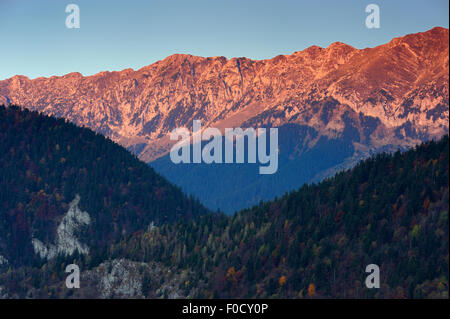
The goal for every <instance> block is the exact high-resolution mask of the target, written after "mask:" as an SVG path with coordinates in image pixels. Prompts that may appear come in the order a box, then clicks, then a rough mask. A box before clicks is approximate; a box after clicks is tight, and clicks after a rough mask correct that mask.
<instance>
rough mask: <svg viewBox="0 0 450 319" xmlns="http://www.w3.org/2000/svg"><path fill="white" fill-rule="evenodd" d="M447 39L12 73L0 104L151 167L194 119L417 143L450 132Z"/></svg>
mask: <svg viewBox="0 0 450 319" xmlns="http://www.w3.org/2000/svg"><path fill="white" fill-rule="evenodd" d="M448 36H449V33H448V29H443V28H434V29H432V30H429V31H427V32H424V33H418V34H411V35H407V36H405V37H401V38H396V39H393V40H392V41H391V42H389V43H387V44H385V45H381V46H378V47H375V48H367V49H363V50H357V49H355V48H353V47H351V46H348V45H346V44H343V43H333V44H331V45H330V46H329V47H327V48H320V47H317V46H312V47H310V48H308V49H306V50H304V51H300V52H295V53H293V54H291V55H280V56H277V57H274V58H272V59H270V60H260V61H254V60H250V59H247V58H232V59H226V58H225V57H209V58H204V57H197V56H191V55H180V54H176V55H172V56H169V57H167V58H166V59H164V60H162V61H158V62H156V63H154V64H151V65H149V66H146V67H143V68H142V69H139V70H137V71H134V70H132V69H126V70H123V71H120V72H102V73H99V74H96V75H93V76H88V77H83V76H82V75H81V74H79V73H70V74H67V75H65V76H61V77H56V76H54V77H50V78H37V79H34V80H30V79H28V78H27V77H24V76H14V77H13V78H10V79H7V80H4V81H0V103H6V104H9V103H14V104H18V105H23V106H25V107H27V108H30V109H33V110H39V111H42V112H44V113H47V114H53V115H56V116H59V117H64V118H67V119H68V120H70V121H72V122H74V123H76V124H78V125H82V126H87V127H89V128H92V129H94V130H95V131H97V132H100V133H102V134H104V135H106V136H108V137H110V138H111V139H113V140H115V141H117V142H119V143H121V144H122V145H124V146H125V147H128V148H130V149H131V150H132V151H134V152H135V153H136V154H138V155H139V157H140V158H141V159H143V160H145V161H150V160H153V159H155V158H158V157H160V156H162V155H164V154H165V153H166V152H167V151H168V149H169V147H170V141H169V139H168V137H167V134H168V133H169V132H170V131H171V130H172V129H173V128H175V127H180V126H186V127H190V126H191V125H192V120H193V119H200V120H202V123H203V126H204V127H205V126H216V127H219V128H223V127H231V126H242V125H244V124H246V125H255V126H256V125H271V126H281V125H284V124H288V123H290V124H291V123H292V124H299V125H306V126H308V127H311V128H314V130H315V131H317V132H318V135H319V136H327V137H329V138H339V136H340V135H341V134H342V132H343V131H344V130H345V127H346V126H347V125H348V121H350V120H349V118H350V119H353V120H351V121H355V120H357V119H358V118H359V117H360V115H362V116H364V117H366V118H374V119H376V121H377V124H376V127H375V128H373V129H372V130H371V131H370V135H371V136H370V137H371V138H370V141H369V140H367V139H365V138H364V137H363V135H364V125H365V124H364V123H363V122H364V121H363V122H361V123H359V124H358V125H357V126H361V127H360V128H359V134H360V136H361V138H360V139H359V140H358V141H356V142H358V143H362V144H364V145H366V146H367V145H369V146H370V147H377V146H379V145H384V144H389V143H390V144H405V143H406V144H412V143H415V142H417V141H419V140H423V139H427V138H431V137H437V136H440V135H442V134H443V133H445V132H448V119H449V102H448V101H449V95H448V81H449V77H448V72H449V40H448ZM330 101H332V103H331V104H330V103H329V102H330ZM326 105H327V106H326ZM325 106H326V107H325ZM344 113H345V114H347V115H348V116H346V117H345V118H344V117H343V114H344ZM312 142H313V141H312Z"/></svg>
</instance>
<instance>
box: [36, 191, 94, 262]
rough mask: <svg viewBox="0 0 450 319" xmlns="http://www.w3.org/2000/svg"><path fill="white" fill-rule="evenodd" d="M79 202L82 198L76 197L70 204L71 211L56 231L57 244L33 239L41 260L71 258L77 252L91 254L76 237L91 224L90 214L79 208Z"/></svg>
mask: <svg viewBox="0 0 450 319" xmlns="http://www.w3.org/2000/svg"><path fill="white" fill-rule="evenodd" d="M79 202H80V196H79V195H76V197H75V199H74V200H73V201H72V202H71V203H70V204H69V210H68V211H67V213H66V214H65V215H64V217H63V218H62V220H61V223H60V224H59V225H58V228H57V229H56V242H55V244H49V245H46V244H44V243H42V242H41V241H40V240H39V239H36V238H33V239H32V244H33V248H34V251H35V253H36V254H39V256H40V257H41V258H46V259H52V258H54V257H56V256H57V255H58V254H61V255H66V256H71V255H73V253H74V252H75V251H78V253H80V254H88V253H89V248H88V247H87V245H85V244H82V243H81V242H80V241H79V240H78V238H77V236H76V234H77V232H78V231H79V230H80V229H81V228H82V227H85V226H88V225H89V224H90V222H91V218H90V216H89V214H88V213H87V212H83V211H81V210H80V209H79V208H78V203H79Z"/></svg>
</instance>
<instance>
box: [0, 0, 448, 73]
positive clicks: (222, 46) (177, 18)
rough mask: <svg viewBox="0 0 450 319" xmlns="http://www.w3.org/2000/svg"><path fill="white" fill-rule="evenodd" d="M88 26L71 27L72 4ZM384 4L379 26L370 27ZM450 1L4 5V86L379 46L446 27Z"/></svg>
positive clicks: (56, 1)
mask: <svg viewBox="0 0 450 319" xmlns="http://www.w3.org/2000/svg"><path fill="white" fill-rule="evenodd" d="M70 3H75V4H77V5H79V7H80V11H81V12H80V13H81V28H80V29H67V28H66V26H65V20H66V16H67V13H65V7H66V5H67V4H70ZM370 3H376V4H378V5H379V6H380V10H381V28H380V29H367V28H366V27H365V19H366V16H367V13H365V7H366V5H367V4H370ZM448 10H449V4H448V0H420V1H415V0H370V1H364V0H311V1H301V0H272V1H267V0H191V1H188V0H178V1H175V0H158V1H156V0H139V1H138V0H127V1H114V0H71V1H65V0H39V1H36V0H29V1H25V0H0V79H5V78H9V77H11V76H13V75H15V74H23V75H26V76H28V77H30V78H35V77H39V76H51V75H62V74H66V73H69V72H74V71H77V72H81V73H82V74H83V75H91V74H94V73H97V72H99V71H104V70H110V71H112V70H122V69H125V68H129V67H131V68H133V69H138V68H141V67H143V66H145V65H148V64H151V63H153V62H155V61H157V60H160V59H163V58H165V57H166V56H168V55H171V54H173V53H189V54H193V55H201V56H218V55H223V56H226V57H228V58H230V57H241V56H246V57H249V58H253V59H265V58H271V57H273V56H276V55H278V54H290V53H292V52H295V51H299V50H303V49H305V48H307V47H309V46H311V45H313V44H315V45H319V46H322V47H326V46H328V45H329V44H330V43H332V42H335V41H341V42H345V43H347V44H350V45H353V46H354V47H356V48H365V47H373V46H376V45H379V44H382V43H386V42H388V41H390V40H391V39H392V38H393V37H397V36H402V35H405V34H408V33H415V32H422V31H426V30H428V29H431V28H432V27H435V26H442V27H445V28H448V24H449V16H448Z"/></svg>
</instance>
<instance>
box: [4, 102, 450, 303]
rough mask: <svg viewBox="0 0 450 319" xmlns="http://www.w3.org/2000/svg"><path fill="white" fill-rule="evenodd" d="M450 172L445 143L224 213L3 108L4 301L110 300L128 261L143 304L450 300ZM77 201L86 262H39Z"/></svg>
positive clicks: (121, 159)
mask: <svg viewBox="0 0 450 319" xmlns="http://www.w3.org/2000/svg"><path fill="white" fill-rule="evenodd" d="M448 168H449V137H448V135H447V136H444V137H443V138H442V139H441V140H439V141H430V142H427V143H424V144H422V145H419V146H417V147H415V148H414V149H411V150H409V151H407V152H396V153H393V154H386V153H383V154H379V155H376V156H374V157H372V158H369V159H367V160H364V161H362V162H360V163H359V164H358V165H357V166H356V167H354V168H353V169H351V170H348V171H345V172H341V173H338V174H337V175H335V176H334V177H332V178H328V179H326V180H324V181H322V182H320V183H318V184H310V185H304V186H303V187H301V188H300V189H298V190H296V191H293V192H290V193H288V194H285V195H284V196H282V197H281V198H276V199H275V200H273V201H269V202H262V203H260V204H259V205H257V206H255V207H253V208H250V209H245V210H243V211H241V212H239V213H236V214H234V215H233V216H226V215H224V214H221V213H220V212H218V213H212V212H209V211H208V210H206V209H205V208H203V206H202V205H201V204H200V203H199V202H198V201H197V200H195V199H194V198H187V197H185V196H184V195H183V194H182V193H181V191H180V190H179V189H178V188H176V187H174V186H172V185H170V184H169V183H168V182H167V181H165V180H164V179H163V178H162V177H160V176H159V175H157V174H156V173H155V172H154V171H153V170H152V169H151V168H150V167H149V166H148V165H146V164H145V163H143V162H140V161H139V160H138V159H137V158H136V157H134V156H133V155H131V154H130V153H129V152H128V151H126V150H125V149H124V148H122V147H120V146H119V145H117V144H115V143H113V142H112V141H110V140H108V139H106V138H104V137H103V136H101V135H98V134H96V133H94V132H92V131H90V130H88V129H85V128H78V127H76V126H74V125H73V124H69V123H67V122H66V121H65V120H62V119H55V118H51V117H47V116H43V115H40V114H38V113H36V112H30V111H27V110H22V109H20V108H19V107H8V108H5V107H0V203H1V204H0V205H1V209H0V256H2V257H3V259H4V260H7V262H3V263H0V297H2V296H3V297H12V298H14V297H20V298H23V297H35V298H36V297H37V298H82V297H105V295H104V291H101V290H100V289H99V287H102V280H101V279H99V278H100V277H99V276H100V275H99V274H105V273H106V274H113V273H114V271H115V270H117V269H119V268H117V267H118V265H122V266H121V267H122V268H120V269H122V270H121V271H122V273H121V274H122V276H125V277H126V278H132V279H133V280H135V281H136V291H138V292H137V293H136V294H135V297H147V298H156V297H161V298H164V297H166V298H168V297H192V298H448V271H449V268H448V267H449V259H448V247H449V242H448V235H449V234H448V233H449V231H448V230H449V224H448V206H449V194H448V183H449V175H448V173H449V172H448ZM236 187H239V185H236ZM77 194H78V195H79V197H80V198H81V200H80V203H79V206H80V209H81V210H83V211H86V212H88V213H89V215H90V216H91V219H92V223H91V224H90V225H89V226H85V227H84V228H82V229H80V230H78V233H77V236H78V238H80V240H82V241H83V242H84V243H85V244H86V245H88V246H89V253H88V254H86V253H81V252H76V253H74V254H72V255H70V256H69V255H64V254H58V256H56V257H55V258H42V257H41V256H39V254H36V252H35V250H34V249H33V245H32V241H33V239H39V240H40V241H41V242H43V243H45V244H48V245H50V243H52V242H55V240H56V237H57V235H58V233H57V229H58V224H60V222H61V220H62V219H63V217H62V216H63V215H64V214H65V213H66V211H67V210H68V207H69V203H70V202H71V201H72V200H73V199H74V197H75V196H76V195H77ZM69 263H76V264H77V265H79V266H80V268H81V269H82V272H83V273H82V279H81V280H82V281H81V282H82V287H81V288H80V289H77V290H76V291H73V290H69V289H67V288H65V286H64V280H65V277H66V273H65V272H64V268H65V266H66V265H67V264H69ZM369 264H376V265H378V266H379V268H380V277H381V280H380V282H381V287H380V289H368V288H366V286H365V284H364V281H365V278H366V276H367V274H366V273H365V268H366V266H367V265H369ZM124 269H125V270H126V272H125V271H124ZM119 293H120V290H115V291H114V292H111V293H110V294H108V295H107V296H106V297H117V296H119V297H120V294H119Z"/></svg>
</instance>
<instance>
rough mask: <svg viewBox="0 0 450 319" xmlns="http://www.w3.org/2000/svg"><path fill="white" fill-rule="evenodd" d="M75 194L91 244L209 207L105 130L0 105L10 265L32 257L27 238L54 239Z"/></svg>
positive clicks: (0, 191)
mask: <svg viewBox="0 0 450 319" xmlns="http://www.w3.org/2000/svg"><path fill="white" fill-rule="evenodd" d="M77 194H78V195H79V198H80V200H79V203H78V205H79V208H80V210H82V211H86V212H87V213H88V215H89V220H90V223H89V226H88V227H81V228H80V229H79V231H80V232H82V234H80V236H81V235H82V236H81V237H82V241H83V242H84V243H85V244H86V245H87V246H89V247H91V250H93V251H94V252H95V251H96V250H100V248H101V247H104V246H106V245H109V244H111V242H113V241H114V240H117V239H118V238H120V237H121V236H122V235H126V234H130V233H132V232H135V231H137V230H142V229H146V227H148V226H149V225H150V224H151V223H152V222H154V223H155V224H159V223H163V222H174V221H179V220H181V219H185V218H186V219H189V218H192V217H194V216H196V215H199V214H204V213H206V210H205V209H204V208H203V207H202V206H201V205H200V204H199V203H198V202H197V201H195V200H192V199H188V198H186V197H185V196H184V195H183V194H182V193H181V191H180V190H179V189H178V188H176V187H174V186H172V185H171V184H169V183H168V182H167V181H166V180H165V179H164V178H162V177H160V176H159V175H158V174H156V173H155V172H154V171H153V170H152V169H151V168H150V167H148V165H146V164H144V163H143V162H141V161H139V160H138V159H137V158H136V157H135V156H133V155H131V154H130V153H129V152H128V151H126V150H125V149H124V148H123V147H121V146H119V145H117V144H116V143H114V142H112V141H111V140H109V139H106V138H105V137H103V136H102V135H100V134H97V133H94V132H93V131H91V130H89V129H84V128H79V127H77V126H75V125H74V124H70V123H68V122H67V121H66V120H64V119H55V118H52V117H47V116H43V115H40V114H38V113H37V112H30V111H28V110H26V109H24V110H20V109H19V108H18V107H14V106H11V107H8V108H5V107H3V106H0V256H3V259H6V260H8V261H9V264H12V265H19V264H20V265H22V264H29V263H31V262H32V261H34V260H35V257H36V252H35V250H36V249H33V246H32V241H33V240H39V241H40V242H41V243H43V244H44V245H46V246H47V247H50V243H54V242H55V241H56V240H57V238H56V237H57V226H58V224H60V223H61V221H62V220H63V217H62V216H63V215H64V214H65V213H66V212H67V211H68V209H69V204H70V203H71V202H72V201H73V200H74V199H75V197H76V195H77ZM73 235H75V234H73ZM61 240H63V239H61ZM68 245H70V243H68ZM0 266H1V265H0Z"/></svg>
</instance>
